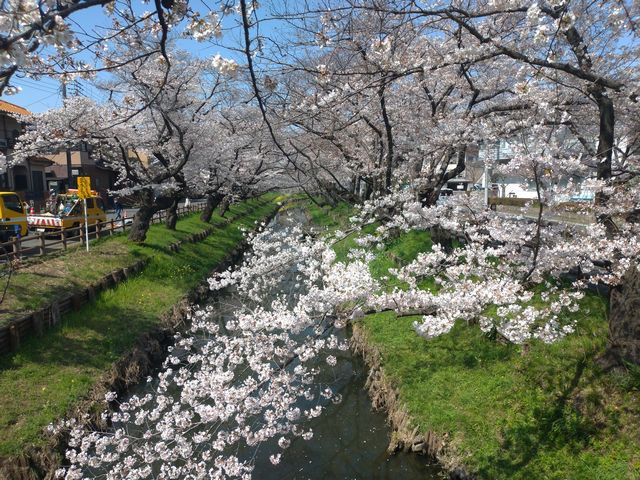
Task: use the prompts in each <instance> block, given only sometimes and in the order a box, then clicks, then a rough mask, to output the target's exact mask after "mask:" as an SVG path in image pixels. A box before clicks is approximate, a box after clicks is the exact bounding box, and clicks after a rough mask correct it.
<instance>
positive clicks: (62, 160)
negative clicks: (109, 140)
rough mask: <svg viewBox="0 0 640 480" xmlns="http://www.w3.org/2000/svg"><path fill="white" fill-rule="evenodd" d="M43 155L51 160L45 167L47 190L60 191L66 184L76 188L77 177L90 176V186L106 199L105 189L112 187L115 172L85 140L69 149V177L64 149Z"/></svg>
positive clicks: (115, 175) (114, 180)
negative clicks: (95, 153)
mask: <svg viewBox="0 0 640 480" xmlns="http://www.w3.org/2000/svg"><path fill="white" fill-rule="evenodd" d="M45 156H46V157H47V158H48V159H49V160H50V161H51V162H52V165H51V166H50V167H48V168H47V178H46V181H47V189H48V190H51V189H54V190H56V191H62V190H64V189H65V187H66V186H68V187H69V188H76V187H77V184H78V182H77V178H78V177H90V178H91V188H92V189H93V190H97V191H98V192H99V193H100V195H101V196H102V198H103V199H105V200H107V190H109V189H112V188H113V186H114V185H115V182H116V177H117V174H116V172H115V171H114V170H112V169H111V168H108V167H106V166H105V165H104V164H103V163H102V162H101V160H100V158H97V157H96V155H94V154H93V152H92V151H91V148H90V147H89V145H87V144H86V143H85V142H82V143H80V145H78V147H77V148H75V149H73V150H71V151H70V156H71V179H69V178H68V174H67V171H68V169H67V152H66V151H65V150H63V151H61V152H56V153H52V154H50V155H45Z"/></svg>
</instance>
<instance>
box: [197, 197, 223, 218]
mask: <svg viewBox="0 0 640 480" xmlns="http://www.w3.org/2000/svg"><path fill="white" fill-rule="evenodd" d="M223 198H224V197H223V196H222V195H221V194H219V193H212V194H210V195H207V204H206V205H205V206H204V210H203V211H202V213H201V214H200V220H202V221H203V222H207V223H209V222H210V221H211V217H212V216H213V211H214V210H215V209H216V207H217V206H218V205H219V204H220V202H221V201H222V199H223Z"/></svg>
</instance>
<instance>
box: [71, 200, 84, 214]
mask: <svg viewBox="0 0 640 480" xmlns="http://www.w3.org/2000/svg"><path fill="white" fill-rule="evenodd" d="M81 215H84V207H83V206H82V202H76V204H75V205H74V206H73V208H72V209H71V211H70V212H69V216H70V217H79V216H81Z"/></svg>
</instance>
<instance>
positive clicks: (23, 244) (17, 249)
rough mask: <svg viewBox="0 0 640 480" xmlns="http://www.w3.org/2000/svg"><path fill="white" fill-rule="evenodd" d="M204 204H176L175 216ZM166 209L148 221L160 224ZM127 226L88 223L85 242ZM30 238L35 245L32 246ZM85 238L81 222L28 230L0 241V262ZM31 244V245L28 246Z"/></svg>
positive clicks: (62, 247)
mask: <svg viewBox="0 0 640 480" xmlns="http://www.w3.org/2000/svg"><path fill="white" fill-rule="evenodd" d="M204 206H205V204H204V203H193V204H191V205H189V206H188V207H178V210H177V213H178V216H180V217H181V216H184V215H189V214H191V213H195V212H200V211H202V210H203V209H204ZM166 218H167V211H166V210H161V211H159V212H157V213H155V214H154V215H153V217H151V224H152V225H153V224H156V223H162V222H164V221H165V220H166ZM130 228H131V219H125V218H123V219H119V220H114V219H111V220H107V221H105V222H99V223H96V224H93V225H89V241H91V240H95V239H98V238H103V237H108V236H111V235H115V234H117V233H123V232H126V231H127V230H128V229H130ZM34 240H35V241H36V244H35V245H33V242H34ZM85 241H86V238H85V229H84V223H82V224H80V225H78V226H77V227H72V228H60V229H58V230H50V231H48V232H29V235H28V236H26V237H16V238H13V239H11V240H9V241H8V242H4V243H0V262H2V261H11V260H16V259H19V258H21V257H22V256H42V255H46V254H48V253H53V251H59V250H67V249H68V248H69V246H78V245H84V244H85ZM30 244H31V245H30Z"/></svg>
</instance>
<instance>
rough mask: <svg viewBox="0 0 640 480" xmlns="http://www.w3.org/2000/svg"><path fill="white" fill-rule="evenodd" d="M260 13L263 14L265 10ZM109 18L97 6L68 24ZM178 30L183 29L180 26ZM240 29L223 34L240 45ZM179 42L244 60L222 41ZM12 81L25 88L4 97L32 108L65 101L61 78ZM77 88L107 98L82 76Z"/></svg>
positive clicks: (269, 25) (202, 53) (91, 24)
mask: <svg viewBox="0 0 640 480" xmlns="http://www.w3.org/2000/svg"><path fill="white" fill-rule="evenodd" d="M191 5H192V6H195V5H196V2H195V1H192V2H191ZM212 5H215V6H217V5H218V4H217V3H216V4H212ZM139 6H140V12H142V11H144V10H148V9H149V8H150V6H149V5H143V4H142V3H141V2H140V3H139ZM202 10H203V12H202V13H203V14H204V13H205V11H204V7H202ZM259 13H260V16H261V17H262V16H263V12H259ZM238 20H239V17H238V16H235V18H230V19H228V20H225V21H224V22H223V27H224V28H225V29H227V28H230V27H232V26H233V25H234V23H235V22H237V21H238ZM107 22H108V20H107V18H106V16H105V14H104V13H103V11H102V9H101V8H100V7H97V8H90V9H87V10H85V11H81V12H78V13H77V14H76V15H74V16H72V17H70V21H68V24H69V25H70V27H71V28H73V29H74V30H77V31H79V30H80V28H83V29H86V30H90V29H92V28H95V27H96V26H101V25H106V24H107ZM180 27H182V26H180ZM274 28H275V26H274V25H273V22H265V23H261V26H260V31H261V33H267V32H270V31H271V30H272V29H274ZM177 30H180V28H178V29H177ZM238 33H239V32H237V31H235V32H230V31H227V32H226V33H225V35H224V37H223V41H224V43H227V44H229V43H232V44H236V45H237V43H236V42H238V41H239V36H238ZM177 45H178V47H179V48H181V49H183V50H187V51H188V52H190V53H191V54H192V55H194V56H197V57H212V56H213V55H215V54H216V53H220V54H221V55H223V56H225V57H231V58H235V59H236V60H237V61H238V62H239V63H240V62H241V61H242V58H241V55H240V54H239V53H237V52H232V51H229V50H227V49H225V48H224V47H222V46H220V45H213V44H211V43H209V42H202V43H199V42H196V41H194V40H189V39H180V40H178V41H177ZM12 84H14V85H15V86H18V87H20V88H21V89H22V91H21V92H20V93H19V94H17V95H3V96H2V97H1V98H2V100H5V101H8V102H11V103H15V104H17V105H20V106H22V107H24V108H26V109H28V110H30V111H32V112H42V111H45V110H48V109H51V108H58V107H60V106H61V105H62V91H61V83H60V80H58V79H55V78H46V77H43V78H40V79H37V80H36V79H33V78H24V77H21V76H15V77H14V80H13V82H12ZM76 90H79V91H80V93H82V94H83V95H85V96H87V97H90V98H93V99H94V100H96V101H101V100H103V99H104V98H105V94H104V93H103V92H101V91H100V90H99V89H98V88H96V87H95V86H93V85H91V83H90V82H86V81H82V80H80V81H78V82H77V84H76V85H70V86H68V92H69V94H73V93H75V91H76Z"/></svg>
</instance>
